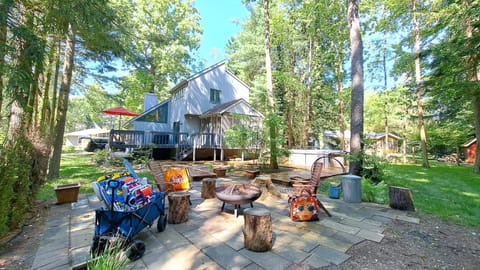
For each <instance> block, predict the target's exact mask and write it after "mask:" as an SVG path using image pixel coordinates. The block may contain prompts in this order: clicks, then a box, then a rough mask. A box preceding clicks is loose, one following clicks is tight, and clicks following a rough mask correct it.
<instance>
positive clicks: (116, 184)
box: [107, 179, 120, 212]
mask: <svg viewBox="0 0 480 270" xmlns="http://www.w3.org/2000/svg"><path fill="white" fill-rule="evenodd" d="M107 186H108V187H109V188H111V189H112V205H111V208H110V210H111V211H112V212H113V206H114V204H115V190H116V189H117V188H118V187H120V181H118V180H116V179H110V180H108V181H107Z"/></svg>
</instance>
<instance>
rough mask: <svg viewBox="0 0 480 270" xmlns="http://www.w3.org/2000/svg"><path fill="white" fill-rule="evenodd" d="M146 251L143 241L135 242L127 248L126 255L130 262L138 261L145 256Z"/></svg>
mask: <svg viewBox="0 0 480 270" xmlns="http://www.w3.org/2000/svg"><path fill="white" fill-rule="evenodd" d="M145 249H146V248H145V243H144V242H143V241H142V240H134V241H133V242H132V244H131V245H130V246H129V247H128V248H127V251H126V253H125V255H126V256H127V258H128V259H129V260H130V261H136V260H138V259H140V258H141V257H142V256H143V254H144V253H145Z"/></svg>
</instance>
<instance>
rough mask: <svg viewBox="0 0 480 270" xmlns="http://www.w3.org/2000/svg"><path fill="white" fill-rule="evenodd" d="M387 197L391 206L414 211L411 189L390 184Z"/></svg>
mask: <svg viewBox="0 0 480 270" xmlns="http://www.w3.org/2000/svg"><path fill="white" fill-rule="evenodd" d="M389 197H390V207H391V208H393V209H399V210H408V211H415V206H414V205H413V195H412V191H411V190H410V189H409V188H403V187H394V186H392V187H390V188H389Z"/></svg>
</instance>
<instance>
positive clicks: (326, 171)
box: [270, 167, 348, 186]
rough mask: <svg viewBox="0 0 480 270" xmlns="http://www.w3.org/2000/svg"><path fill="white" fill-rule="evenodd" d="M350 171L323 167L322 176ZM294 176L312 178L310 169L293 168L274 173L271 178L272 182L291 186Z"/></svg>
mask: <svg viewBox="0 0 480 270" xmlns="http://www.w3.org/2000/svg"><path fill="white" fill-rule="evenodd" d="M347 173H348V172H345V171H343V169H342V168H340V167H330V168H323V169H322V174H321V178H329V177H333V176H338V175H344V174H347ZM294 176H300V177H303V178H310V171H308V170H301V171H299V170H293V171H287V172H280V173H272V174H271V175H270V178H271V179H272V182H273V183H275V184H279V185H284V186H291V182H290V178H291V177H294Z"/></svg>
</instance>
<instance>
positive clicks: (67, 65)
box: [48, 24, 75, 179]
mask: <svg viewBox="0 0 480 270" xmlns="http://www.w3.org/2000/svg"><path fill="white" fill-rule="evenodd" d="M74 58H75V29H74V26H73V25H72V24H69V25H68V33H67V36H66V40H65V56H64V62H63V73H62V83H61V86H60V97H59V100H58V110H57V117H56V119H57V121H56V123H57V124H56V126H55V134H54V138H55V139H54V142H53V155H52V158H51V160H50V167H49V171H48V178H49V179H55V178H58V177H60V159H61V155H62V146H63V133H64V132H65V123H66V120H67V110H68V97H69V95H70V86H71V82H72V73H73V65H74Z"/></svg>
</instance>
